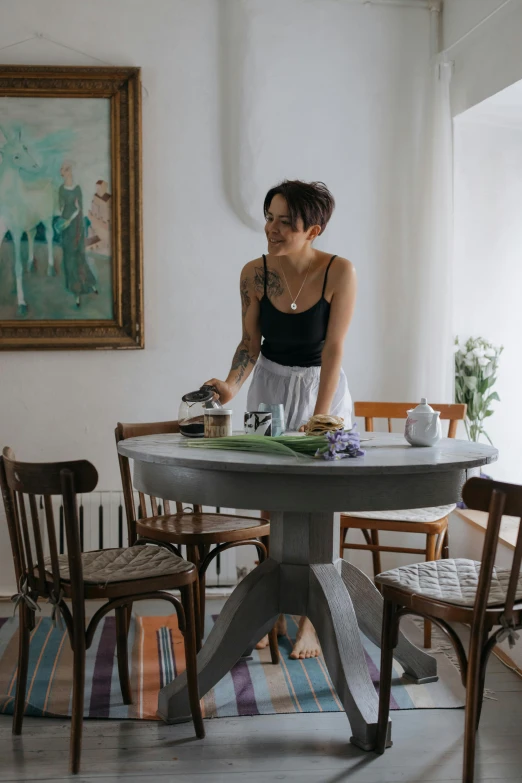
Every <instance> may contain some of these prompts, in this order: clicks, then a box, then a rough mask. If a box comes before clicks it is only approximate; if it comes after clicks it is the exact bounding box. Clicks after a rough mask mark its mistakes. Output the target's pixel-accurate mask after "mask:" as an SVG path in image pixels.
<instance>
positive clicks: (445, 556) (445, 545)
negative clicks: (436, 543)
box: [442, 525, 450, 560]
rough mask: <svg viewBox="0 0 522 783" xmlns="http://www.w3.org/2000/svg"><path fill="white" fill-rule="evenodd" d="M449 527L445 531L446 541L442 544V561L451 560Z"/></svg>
mask: <svg viewBox="0 0 522 783" xmlns="http://www.w3.org/2000/svg"><path fill="white" fill-rule="evenodd" d="M449 556H450V554H449V525H448V527H447V528H446V530H445V531H444V541H443V542H442V559H443V560H448V559H449Z"/></svg>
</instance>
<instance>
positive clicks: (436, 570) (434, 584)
mask: <svg viewBox="0 0 522 783" xmlns="http://www.w3.org/2000/svg"><path fill="white" fill-rule="evenodd" d="M480 565H481V564H480V563H479V562H477V561H476V560H465V559H464V558H458V559H456V560H431V561H429V562H427V563H415V564H413V565H408V566H401V567H400V568H393V569H392V570H391V571H384V572H383V573H382V574H379V576H377V577H376V579H375V581H376V582H378V583H379V584H382V585H388V586H390V587H394V588H396V589H398V590H402V591H403V592H406V593H411V594H412V595H417V596H422V597H423V598H433V599H435V600H437V601H443V602H444V603H447V604H454V605H456V606H473V604H474V603H475V596H476V594H477V587H478V580H479V574H480ZM510 573H511V571H510V569H508V568H494V569H493V576H492V579H491V590H490V592H489V599H488V606H502V604H504V602H505V600H506V592H507V587H508V582H509V576H510ZM516 598H517V600H519V599H522V575H520V576H519V578H518V588H517V593H516Z"/></svg>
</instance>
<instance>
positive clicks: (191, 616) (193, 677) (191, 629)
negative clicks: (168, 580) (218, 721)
mask: <svg viewBox="0 0 522 783" xmlns="http://www.w3.org/2000/svg"><path fill="white" fill-rule="evenodd" d="M181 601H182V603H183V610H184V612H185V664H186V667H187V686H188V693H189V702H190V712H191V714H192V720H193V722H194V729H195V731H196V736H197V737H199V739H203V737H204V736H205V726H204V725H203V716H202V714H201V703H200V700H199V684H198V665H197V661H196V622H197V618H196V613H195V611H194V590H193V588H192V585H188V586H187V587H182V588H181Z"/></svg>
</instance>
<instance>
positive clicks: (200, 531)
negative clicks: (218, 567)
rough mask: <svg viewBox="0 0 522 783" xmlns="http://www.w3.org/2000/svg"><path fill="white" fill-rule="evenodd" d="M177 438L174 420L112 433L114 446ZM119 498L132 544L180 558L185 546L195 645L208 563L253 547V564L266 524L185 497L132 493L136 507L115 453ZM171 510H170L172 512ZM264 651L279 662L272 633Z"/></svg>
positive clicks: (263, 547) (264, 544)
mask: <svg viewBox="0 0 522 783" xmlns="http://www.w3.org/2000/svg"><path fill="white" fill-rule="evenodd" d="M177 433H179V424H178V422H177V421H161V422H150V423H139V424H122V423H118V425H117V426H116V430H115V433H114V434H115V437H116V446H117V445H118V443H120V441H122V440H127V439H128V438H136V437H140V436H145V435H174V434H177ZM118 460H119V464H120V473H121V480H122V486H123V497H124V500H125V510H126V514H127V525H128V531H129V542H134V541H136V540H137V539H139V540H140V541H149V542H151V543H156V544H161V545H162V546H166V547H169V548H170V549H171V551H173V552H176V553H178V554H180V553H181V547H182V546H185V547H186V555H187V559H188V560H190V562H192V563H194V564H195V565H196V567H197V569H198V592H199V600H198V602H197V603H198V605H197V613H198V617H199V624H198V632H197V645H198V649H200V648H201V643H202V642H201V640H202V638H203V635H204V631H205V587H206V572H207V569H208V567H209V565H210V564H211V562H212V561H213V560H214V559H215V558H216V557H218V556H219V555H220V554H221V553H222V552H224V551H226V550H227V549H231V548H233V547H237V546H247V545H250V546H254V547H256V549H257V553H258V558H259V562H262V561H263V560H264V559H265V558H266V556H267V553H268V537H269V534H270V523H269V522H268V521H267V520H266V519H259V518H255V517H254V518H253V517H243V516H239V515H236V514H221V513H210V512H203V510H202V507H201V506H200V505H198V504H197V503H196V504H194V503H190V502H189V503H187V502H185V501H188V500H189V499H188V498H177V499H176V500H175V501H171V500H169V499H166V498H156V497H150V496H148V495H145V494H144V493H143V492H139V493H138V498H139V504H138V507H137V508H136V504H135V502H134V490H133V486H132V476H131V470H130V465H129V460H128V458H127V457H125V456H123V455H121V454H119V453H118ZM174 506H175V510H174ZM269 641H270V652H271V657H272V662H273V663H278V662H279V652H278V646H277V636H276V632H275V630H274V631H272V632H271V633H270V634H269Z"/></svg>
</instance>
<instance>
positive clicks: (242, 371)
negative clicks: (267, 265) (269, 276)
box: [206, 261, 261, 404]
mask: <svg viewBox="0 0 522 783" xmlns="http://www.w3.org/2000/svg"><path fill="white" fill-rule="evenodd" d="M255 274H256V272H255V267H254V262H252V261H251V262H250V263H249V264H247V265H246V266H245V267H244V269H243V271H242V272H241V279H240V283H239V291H240V294H241V324H242V329H243V334H242V337H241V342H240V343H239V345H238V346H237V348H236V352H235V354H234V358H233V359H232V366H231V368H230V372H229V373H228V376H227V379H226V380H225V381H220V380H219V379H218V378H211V379H210V380H209V381H206V383H208V384H210V385H212V386H215V387H216V389H217V391H218V394H219V399H220V402H221V403H223V404H225V403H227V402H229V401H230V400H231V399H233V397H235V396H236V394H237V393H238V391H239V390H240V388H241V387H242V385H243V384H244V382H245V381H246V379H247V378H248V376H249V375H250V373H251V372H252V369H253V367H254V365H255V363H256V361H257V357H258V356H259V352H260V350H261V328H260V325H259V299H258V297H257V295H256V290H257V289H256V286H255V282H254V277H255Z"/></svg>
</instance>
